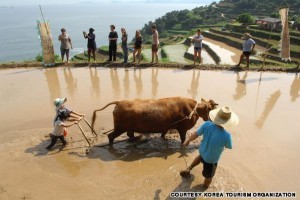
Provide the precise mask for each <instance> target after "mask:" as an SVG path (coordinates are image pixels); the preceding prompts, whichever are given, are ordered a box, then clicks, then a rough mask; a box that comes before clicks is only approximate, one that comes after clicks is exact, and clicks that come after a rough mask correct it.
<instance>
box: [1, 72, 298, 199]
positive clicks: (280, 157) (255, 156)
mask: <svg viewBox="0 0 300 200" xmlns="http://www.w3.org/2000/svg"><path fill="white" fill-rule="evenodd" d="M0 76H1V78H0V91H1V93H0V97H1V101H0V112H1V116H0V141H1V143H0V163H1V165H0V199H159V198H161V199H166V198H168V195H169V193H170V192H172V191H201V190H202V189H201V187H200V186H199V185H200V184H201V183H202V181H203V178H202V176H201V169H202V167H197V168H195V169H194V170H193V175H192V178H191V179H189V180H182V179H181V178H180V176H179V175H178V172H179V171H180V170H181V169H183V168H185V166H186V164H185V160H186V162H188V163H190V162H191V161H192V160H193V157H194V156H196V155H197V150H196V148H197V145H198V143H199V141H196V143H194V144H192V145H191V147H189V148H188V149H186V150H183V149H181V148H180V142H179V141H178V139H177V137H176V136H177V134H168V138H169V139H168V140H167V141H164V140H161V139H160V138H159V137H157V136H152V137H151V138H150V140H149V141H148V142H139V143H127V142H121V143H117V144H115V145H113V147H108V146H104V147H93V148H91V149H90V153H89V154H88V155H87V156H86V154H85V151H86V147H87V143H86V142H85V141H84V139H83V136H82V135H81V132H80V131H79V129H78V128H77V127H76V126H74V127H71V128H69V130H68V136H67V140H68V141H69V145H68V146H67V147H66V148H65V149H63V150H60V144H58V145H57V146H56V148H55V150H53V151H51V152H47V151H46V150H45V149H44V148H45V147H46V146H47V145H48V144H49V138H48V137H46V136H47V135H48V133H49V132H51V130H52V120H53V116H54V106H53V103H52V102H53V99H54V98H56V97H58V96H66V97H68V102H67V106H69V107H71V108H72V109H74V110H75V111H77V112H82V113H85V114H86V118H87V119H90V118H91V114H92V111H93V110H94V109H96V108H100V107H102V106H104V105H105V104H106V103H108V102H110V101H114V100H118V99H133V98H161V97H169V96H185V97H190V98H194V99H198V100H200V98H201V97H202V98H206V99H208V98H211V99H214V100H215V101H216V102H218V103H220V104H221V105H229V106H231V107H232V108H233V109H234V110H235V111H236V112H237V113H238V115H239V116H240V124H239V126H238V127H236V128H235V129H233V130H230V131H231V132H232V135H233V145H234V148H233V150H225V152H224V153H223V156H222V158H221V160H220V162H219V165H218V170H217V173H216V176H215V178H214V180H213V182H212V186H211V188H209V189H208V190H207V192H216V191H218V192H220V191H223V192H229V191H250V192H251V191H252V192H254V191H271V192H274V191H295V192H298V193H299V192H300V186H299V185H300V174H299V173H298V169H299V168H300V157H299V155H298V154H299V152H300V146H299V142H300V135H299V129H300V117H299V110H300V103H299V101H300V75H295V74H283V73H259V72H240V73H234V72H224V71H199V70H189V71H181V70H174V69H173V70H172V69H152V68H148V69H142V70H139V69H136V70H134V69H133V68H130V69H128V70H125V69H116V70H114V69H106V68H88V67H86V68H71V69H68V68H51V69H11V70H1V71H0ZM111 112H112V107H109V108H107V109H106V110H105V111H103V112H101V113H100V114H99V116H98V118H97V122H96V132H103V131H105V130H109V129H110V128H112V114H111ZM201 123H202V121H201V120H199V121H198V123H197V125H196V126H195V127H194V128H193V129H192V130H195V129H196V128H197V127H198V126H199V125H201ZM80 124H81V126H82V127H83V129H84V130H85V131H86V134H87V136H88V137H92V135H91V133H90V132H89V131H88V130H89V129H88V127H87V126H86V125H85V124H84V123H83V122H81V123H80ZM124 138H126V135H124V136H121V137H120V138H117V140H121V139H124ZM92 141H93V143H94V144H104V143H106V142H107V139H106V137H105V136H102V135H101V134H100V135H99V137H98V138H97V139H95V138H92Z"/></svg>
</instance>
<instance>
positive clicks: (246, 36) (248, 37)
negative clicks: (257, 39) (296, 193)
mask: <svg viewBox="0 0 300 200" xmlns="http://www.w3.org/2000/svg"><path fill="white" fill-rule="evenodd" d="M250 38H252V35H250V33H244V35H243V37H242V38H241V39H242V40H248V39H250Z"/></svg>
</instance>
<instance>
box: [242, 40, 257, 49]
mask: <svg viewBox="0 0 300 200" xmlns="http://www.w3.org/2000/svg"><path fill="white" fill-rule="evenodd" d="M254 44H255V42H254V40H252V39H251V38H250V39H248V40H246V41H245V42H244V44H243V51H251V49H252V45H254Z"/></svg>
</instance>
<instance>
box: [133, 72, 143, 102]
mask: <svg viewBox="0 0 300 200" xmlns="http://www.w3.org/2000/svg"><path fill="white" fill-rule="evenodd" d="M136 71H137V70H135V71H134V81H135V86H136V95H137V96H138V97H141V94H142V91H143V80H142V70H141V69H139V70H138V71H139V75H138V76H137V75H136Z"/></svg>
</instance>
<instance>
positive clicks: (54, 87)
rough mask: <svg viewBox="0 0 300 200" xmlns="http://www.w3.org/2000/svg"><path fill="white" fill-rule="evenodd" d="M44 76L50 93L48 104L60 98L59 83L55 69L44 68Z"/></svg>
mask: <svg viewBox="0 0 300 200" xmlns="http://www.w3.org/2000/svg"><path fill="white" fill-rule="evenodd" d="M44 75H45V77H46V81H47V85H48V88H49V93H50V102H51V104H52V102H53V100H54V99H55V98H57V97H60V96H61V91H60V83H59V79H58V74H57V68H49V69H48V68H46V69H45V72H44Z"/></svg>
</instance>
